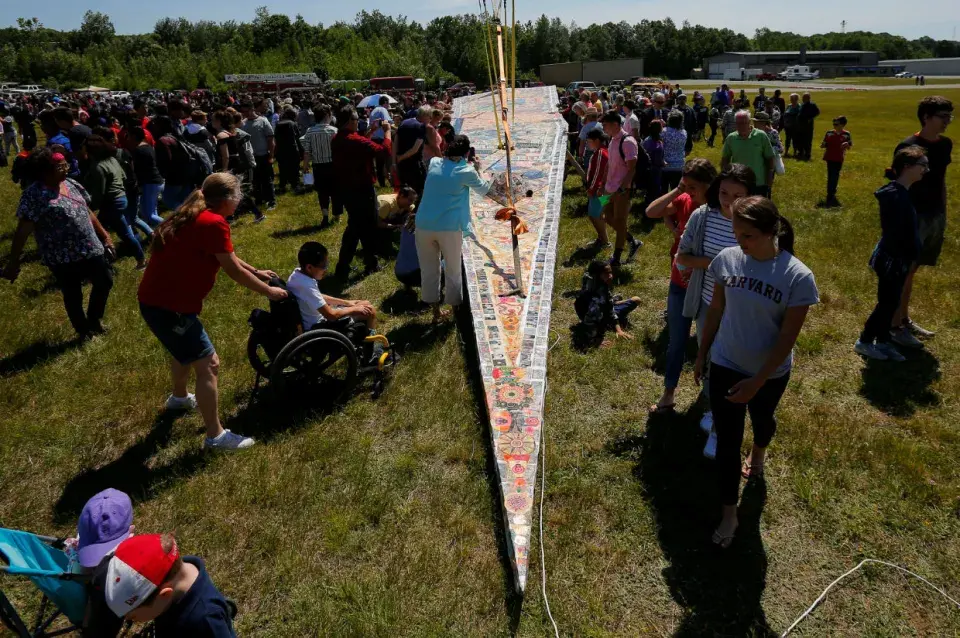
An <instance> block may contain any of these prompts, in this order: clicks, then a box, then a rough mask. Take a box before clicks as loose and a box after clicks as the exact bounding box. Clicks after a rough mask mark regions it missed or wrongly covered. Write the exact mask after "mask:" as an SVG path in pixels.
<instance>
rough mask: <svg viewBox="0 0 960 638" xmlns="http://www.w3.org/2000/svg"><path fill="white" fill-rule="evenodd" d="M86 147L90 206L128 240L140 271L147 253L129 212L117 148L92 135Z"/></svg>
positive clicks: (86, 175) (86, 185) (85, 181)
mask: <svg viewBox="0 0 960 638" xmlns="http://www.w3.org/2000/svg"><path fill="white" fill-rule="evenodd" d="M83 149H84V152H85V153H86V156H87V160H88V163H89V165H88V168H87V170H86V172H85V174H84V176H83V185H84V187H85V188H86V189H87V193H88V194H89V197H90V208H92V209H93V210H96V211H99V212H100V217H101V218H102V219H103V220H104V221H105V222H106V223H107V225H108V226H110V227H112V228H113V231H114V232H115V233H117V234H118V235H119V236H120V237H121V239H123V240H124V242H125V243H126V244H127V246H128V247H129V248H130V251H131V252H132V253H133V256H134V258H135V259H136V260H137V270H142V269H143V268H145V267H146V256H145V255H144V252H143V246H142V245H141V244H140V240H138V239H137V236H136V234H134V232H133V228H132V227H131V226H130V221H129V218H128V217H127V214H126V212H127V206H128V204H129V202H128V201H127V193H126V189H125V188H124V185H123V182H124V173H123V168H122V167H121V166H120V163H119V162H118V161H117V158H116V152H117V149H116V147H115V146H114V145H113V144H110V143H109V142H108V141H107V140H105V139H103V138H102V137H100V136H99V135H92V134H91V135H90V137H89V138H88V139H87V141H86V143H85V144H84V146H83Z"/></svg>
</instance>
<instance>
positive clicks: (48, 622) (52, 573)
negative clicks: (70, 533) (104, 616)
mask: <svg viewBox="0 0 960 638" xmlns="http://www.w3.org/2000/svg"><path fill="white" fill-rule="evenodd" d="M60 544H61V541H59V540H58V539H56V538H52V537H49V536H37V535H36V534H30V533H29V532H19V531H16V530H11V529H2V528H0V563H6V564H5V565H4V564H0V573H3V574H9V575H11V576H25V577H26V578H29V579H30V580H31V581H32V582H33V584H34V585H35V586H36V587H37V589H39V590H40V592H41V593H42V594H43V597H42V598H41V599H40V609H39V611H38V612H37V616H36V620H35V621H34V623H33V629H29V628H28V626H27V623H26V622H24V620H23V619H22V618H21V617H20V614H19V613H18V612H17V610H16V609H15V608H14V607H13V605H12V604H11V603H10V600H9V599H8V598H7V597H6V596H5V595H4V594H3V591H0V621H2V622H3V624H4V625H6V626H7V627H8V628H9V629H10V630H11V631H13V632H14V633H15V634H16V635H17V636H21V637H22V638H46V637H47V636H60V635H63V634H66V633H69V632H72V631H76V630H77V629H78V628H79V627H80V626H81V625H82V624H83V617H84V613H85V611H86V605H87V592H86V587H85V586H84V583H85V582H87V581H88V580H89V576H87V575H85V574H71V573H68V572H67V568H68V567H69V560H68V558H67V555H66V554H65V553H64V552H63V550H62V549H61V547H58V545H60ZM51 605H52V607H53V609H48V608H49V607H50V606H51ZM66 621H68V622H69V623H70V626H67V627H64V626H63V623H64V622H66ZM54 622H57V627H55V628H53V627H52V625H53V624H54Z"/></svg>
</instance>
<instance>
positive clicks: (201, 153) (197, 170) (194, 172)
mask: <svg viewBox="0 0 960 638" xmlns="http://www.w3.org/2000/svg"><path fill="white" fill-rule="evenodd" d="M176 140H177V148H179V149H180V153H178V154H179V155H182V157H183V158H184V161H185V162H186V178H187V183H188V184H189V185H191V186H200V185H201V184H203V180H205V179H207V177H208V176H209V175H210V174H211V173H213V162H211V161H210V156H209V155H207V152H206V151H205V150H203V149H202V148H200V147H199V146H197V145H196V144H194V143H193V142H188V141H187V140H185V139H183V138H182V137H178V138H176Z"/></svg>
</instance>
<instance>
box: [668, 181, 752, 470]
mask: <svg viewBox="0 0 960 638" xmlns="http://www.w3.org/2000/svg"><path fill="white" fill-rule="evenodd" d="M756 179H757V178H756V176H755V175H754V172H753V170H751V169H750V167H748V166H744V165H743V164H733V165H732V166H730V167H729V168H728V169H726V170H724V171H723V172H722V173H720V174H719V175H717V178H716V179H715V180H713V183H711V184H710V188H709V189H707V196H706V198H707V204H706V206H703V207H701V208H700V209H698V210H696V211H694V213H693V214H692V215H691V216H690V219H689V220H688V221H687V227H686V228H685V229H684V230H683V235H682V236H681V237H680V244H679V245H678V246H677V256H676V264H677V268H678V269H679V270H680V273H681V274H687V273H686V271H687V270H689V271H690V272H689V275H688V277H689V278H688V281H687V293H686V295H684V298H683V316H684V317H686V318H687V319H691V320H693V321H694V322H696V326H697V342H698V343H699V344H700V345H701V346H702V345H703V335H704V324H705V322H706V320H707V309H708V308H709V307H710V302H711V301H712V300H713V289H714V276H713V273H712V272H711V271H710V264H711V263H712V262H713V260H714V258H715V257H716V256H717V255H719V254H720V251H722V250H723V249H724V248H729V247H730V246H735V245H736V244H737V238H736V236H735V235H734V233H733V204H734V202H736V201H737V200H738V199H742V198H744V197H747V196H748V195H750V193H751V192H752V191H753V190H754V188H755V187H756ZM701 376H702V378H703V394H704V396H705V397H706V398H707V400H708V401H709V399H710V369H709V365H707V366H705V367H704V370H703V373H702V375H701ZM700 428H701V429H702V430H703V431H704V432H708V433H709V435H710V436H709V437H708V438H707V444H706V446H704V448H703V455H704V456H706V457H707V458H711V459H712V458H714V457H716V454H717V434H716V431H715V430H714V428H713V412H712V410H711V409H710V407H709V403H708V408H707V411H706V412H705V413H704V415H703V418H701V419H700Z"/></svg>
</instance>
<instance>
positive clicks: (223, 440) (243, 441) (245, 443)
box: [203, 430, 256, 450]
mask: <svg viewBox="0 0 960 638" xmlns="http://www.w3.org/2000/svg"><path fill="white" fill-rule="evenodd" d="M254 443H256V441H254V440H253V439H251V438H250V437H249V436H243V435H241V434H234V433H233V432H231V431H230V430H224V431H223V432H221V433H220V435H219V436H218V437H216V438H213V439H211V438H210V437H207V438H205V439H204V440H203V447H204V448H205V449H208V450H209V449H216V450H244V449H246V448H248V447H251V446H252V445H253V444H254Z"/></svg>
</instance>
